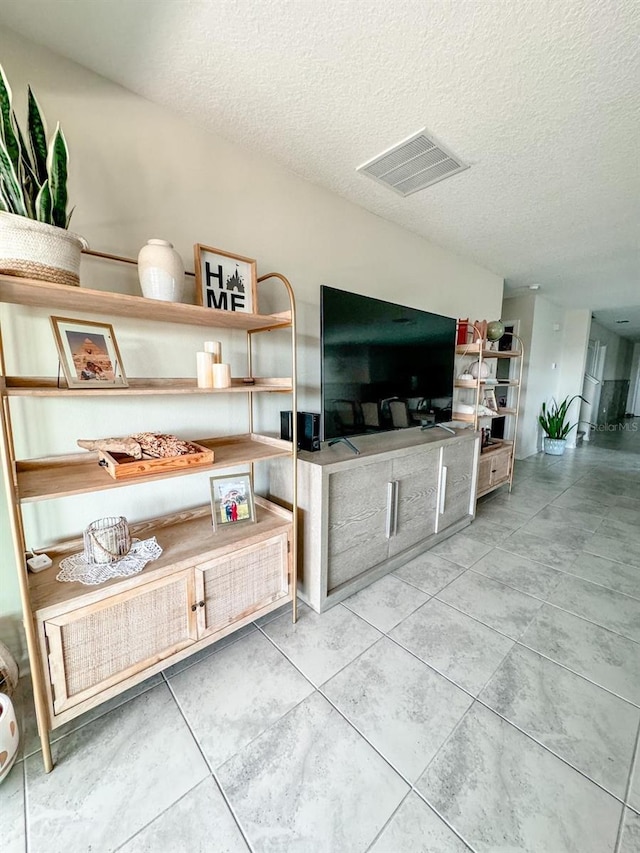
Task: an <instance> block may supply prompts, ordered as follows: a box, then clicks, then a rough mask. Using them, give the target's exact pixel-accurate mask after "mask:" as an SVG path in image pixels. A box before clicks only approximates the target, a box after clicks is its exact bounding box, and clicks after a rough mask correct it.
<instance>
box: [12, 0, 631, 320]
mask: <svg viewBox="0 0 640 853" xmlns="http://www.w3.org/2000/svg"><path fill="white" fill-rule="evenodd" d="M0 21H1V22H2V23H4V24H5V25H7V26H8V27H10V28H13V29H15V30H17V31H18V32H20V33H22V34H23V35H25V36H27V37H28V38H31V39H33V40H34V41H37V42H39V43H41V44H44V45H46V46H48V47H50V48H51V49H53V50H55V51H56V52H58V53H61V54H63V55H65V56H68V57H70V58H72V59H74V60H76V61H77V62H79V63H81V64H82V65H85V66H86V67H88V68H91V69H93V70H95V71H97V72H99V73H100V74H103V75H104V76H106V77H108V78H110V79H112V80H115V81H117V82H118V83H121V84H122V85H123V86H126V87H127V88H129V89H131V90H133V91H134V92H137V93H139V94H141V95H143V96H145V97H147V98H149V99H150V100H152V101H156V102H158V103H161V104H165V105H167V106H169V107H171V108H172V109H174V110H176V111H178V112H180V113H182V114H184V115H185V116H188V117H189V118H190V119H191V120H193V121H196V122H199V123H201V124H203V125H204V126H206V127H208V128H209V129H211V130H212V131H214V132H215V133H217V134H220V135H222V136H224V137H227V138H228V139H231V140H234V141H236V142H238V143H240V144H241V145H243V146H245V147H247V148H251V149H254V150H256V151H258V152H261V153H263V154H265V155H268V156H270V157H272V158H274V159H275V160H277V161H279V162H280V163H282V164H284V165H286V166H288V167H289V168H291V169H292V170H293V171H295V172H296V173H298V174H299V175H302V176H303V177H305V178H307V179H309V180H311V181H313V182H314V183H317V184H320V185H323V186H325V187H328V188H329V189H331V190H333V191H335V192H337V193H339V194H340V195H343V196H345V197H346V198H349V199H351V200H352V201H354V202H356V203H358V204H360V205H361V206H363V207H365V208H367V209H368V210H370V211H372V212H374V213H376V214H378V215H380V216H382V217H384V218H385V219H389V220H392V221H394V222H397V223H399V224H400V225H403V226H404V227H406V228H408V229H410V230H412V231H415V232H417V233H419V234H422V235H424V236H425V237H427V238H429V239H430V240H432V241H434V242H436V243H438V244H440V245H442V246H446V247H448V248H451V249H453V250H454V251H457V252H459V253H460V254H463V255H466V256H467V257H470V258H472V259H473V260H475V261H477V262H478V263H480V264H482V265H483V266H485V267H487V268H489V269H491V270H493V271H495V272H496V273H499V274H500V275H503V276H504V277H505V278H506V280H507V285H508V286H511V287H513V288H518V287H523V286H525V285H528V284H530V283H532V282H537V283H540V284H541V291H542V292H543V293H544V294H545V295H546V296H548V297H550V298H552V299H555V300H556V301H559V302H561V303H564V304H567V305H572V306H575V307H588V308H592V309H597V308H604V307H616V306H628V305H634V304H640V270H639V257H638V236H639V222H640V215H639V214H640V211H639V201H638V200H639V198H640V133H639V125H638V117H639V115H640V52H639V42H640V4H638V3H637V2H636V0H399V2H397V3H389V2H388V0H385V2H382V0H379V1H378V0H329V2H326V3H318V2H317V0H297V2H296V0H258V2H256V0H201V2H192V1H191V0H164V2H163V0H155V2H148V1H147V0H84V2H81V0H76V1H75V2H74V0H66V2H65V0H20V2H15V0H14V2H6V0H3V3H2V4H0ZM422 127H426V128H427V129H428V131H431V132H432V133H433V134H434V135H435V136H436V137H437V138H438V139H439V140H440V141H441V142H443V143H444V144H445V145H447V146H448V147H449V148H451V149H452V151H453V152H454V153H455V154H456V155H458V156H459V157H461V158H462V159H463V160H464V161H465V162H467V163H470V164H471V168H470V169H469V170H467V171H465V172H463V173H461V174H459V175H456V176H454V177H452V178H450V179H448V180H445V181H443V182H442V183H439V184H437V185H435V186H432V187H430V188H428V189H426V190H424V191H422V192H419V193H416V194H415V195H412V196H410V197H408V198H399V197H398V196H397V195H395V194H394V193H393V192H391V191H390V190H387V189H385V188H384V187H382V186H379V185H378V184H376V183H375V182H373V181H371V180H370V179H368V178H366V177H365V176H363V175H360V174H357V173H356V171H355V169H356V167H357V166H358V165H360V164H362V163H363V162H365V161H367V160H369V159H370V158H372V157H374V156H375V155H376V154H379V153H380V152H382V151H383V150H384V149H386V148H388V147H390V146H391V145H394V144H395V143H397V142H399V141H400V140H402V139H404V138H405V137H407V136H409V135H410V134H412V133H414V132H416V131H418V130H420V129H421V128H422Z"/></svg>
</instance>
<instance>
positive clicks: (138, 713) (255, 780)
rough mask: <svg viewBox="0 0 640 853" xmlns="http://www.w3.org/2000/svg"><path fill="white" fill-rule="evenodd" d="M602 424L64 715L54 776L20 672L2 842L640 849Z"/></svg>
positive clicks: (620, 497) (632, 616) (628, 639)
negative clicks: (359, 585)
mask: <svg viewBox="0 0 640 853" xmlns="http://www.w3.org/2000/svg"><path fill="white" fill-rule="evenodd" d="M605 438H606V441H603V442H601V444H600V446H598V444H597V443H592V444H591V445H590V446H585V447H582V448H579V449H578V450H576V451H574V452H570V453H567V454H566V455H565V457H564V458H561V459H558V458H556V457H545V456H544V455H539V456H536V457H533V458H530V459H527V460H525V461H522V462H520V463H519V464H518V465H517V468H516V485H515V487H514V490H513V493H512V494H511V495H509V494H508V493H507V492H506V490H504V489H503V490H501V491H499V492H497V493H494V494H493V495H489V496H487V498H485V499H483V500H482V501H480V503H479V506H478V517H477V520H476V522H474V524H473V525H472V526H471V527H470V528H468V529H467V530H465V531H464V532H462V533H460V534H458V535H457V536H456V537H453V538H452V539H450V540H448V541H447V542H445V543H442V544H441V545H439V546H438V547H436V548H434V549H433V551H431V552H429V553H428V554H424V555H422V556H421V557H418V558H416V559H415V560H413V561H412V562H411V563H408V564H407V565H405V566H403V567H402V568H400V569H398V570H397V571H396V572H395V573H394V574H392V575H388V576H387V577H385V578H383V579H382V580H380V581H378V582H377V583H376V584H375V585H372V586H371V587H369V588H368V589H366V590H364V591H363V592H360V593H358V594H357V595H354V596H352V597H351V598H350V599H348V600H347V601H345V602H344V604H341V605H338V606H337V607H335V608H334V609H332V610H330V611H328V612H327V613H326V614H323V615H322V616H318V615H316V614H315V613H313V612H312V611H311V610H309V609H308V608H306V607H304V606H303V607H302V608H301V616H300V620H299V622H298V624H297V625H296V626H292V625H291V622H290V615H289V613H282V614H280V613H276V614H272V615H271V617H269V618H265V619H262V620H259V622H258V623H257V624H255V625H253V626H250V627H248V628H247V629H245V630H243V631H241V632H239V633H238V634H237V635H233V636H232V637H230V638H227V639H226V641H223V642H221V643H220V644H218V645H217V646H215V647H213V648H211V649H210V650H207V652H206V653H201V654H200V655H198V656H196V657H195V658H194V659H192V660H191V661H186V662H183V663H181V664H180V665H178V666H176V667H174V668H172V669H169V670H167V671H166V672H165V673H164V675H163V676H157V677H156V678H154V679H151V680H150V681H148V682H146V683H145V684H143V685H140V686H138V687H137V688H135V689H134V690H132V691H130V692H129V693H127V694H125V695H124V696H121V697H118V699H117V700H113V701H112V702H110V703H108V704H107V705H106V706H103V707H102V708H99V709H96V710H94V711H92V712H91V713H90V714H88V715H86V716H85V717H83V718H81V719H79V720H77V721H75V722H73V723H72V724H69V725H68V726H66V727H64V728H63V729H61V730H60V731H58V732H57V733H56V735H55V742H54V745H53V751H54V758H55V761H56V765H57V766H56V768H55V770H54V772H53V773H52V774H50V775H48V776H46V775H44V773H43V772H42V765H41V759H40V754H39V751H38V749H39V744H38V741H37V738H36V735H35V725H34V720H33V709H32V705H31V704H30V703H29V701H28V697H26V694H27V693H28V690H27V689H26V682H25V683H24V684H23V689H24V693H25V698H24V701H22V702H21V703H20V704H21V708H22V713H23V718H22V727H23V753H22V754H21V758H20V760H19V761H18V763H17V764H16V766H15V767H14V769H13V770H12V772H11V774H10V776H9V777H8V779H7V780H6V781H5V783H4V784H3V785H2V787H1V788H0V834H1V837H2V850H3V853H14V851H21V853H22V851H24V850H25V849H28V851H29V853H57V851H61V853H62V851H63V852H64V853H83V851H91V853H107V851H115V850H120V851H123V853H138V851H148V853H181V851H189V853H198V851H201V853H223V851H226V852H227V853H235V852H236V851H238V853H239V851H245V853H246V851H248V850H251V851H268V852H269V853H289V851H294V853H297V851H299V853H316V851H318V853H320V851H327V853H360V851H362V853H364V851H372V853H463V851H469V850H471V851H475V853H497V852H498V851H510V853H514V851H530V853H565V851H572V852H573V853H639V851H640V756H639V755H638V751H639V749H640V747H639V746H638V738H639V727H640V452H639V451H640V433H638V434H637V435H636V436H635V441H633V440H632V439H634V436H633V435H631V434H630V435H627V434H625V435H624V436H623V438H624V439H626V442H623V443H622V446H621V447H620V449H618V450H617V451H614V450H612V449H611V446H612V442H611V439H610V437H609V436H608V435H607V436H606V437H605ZM27 845H28V846H27Z"/></svg>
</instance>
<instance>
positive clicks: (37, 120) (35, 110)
mask: <svg viewBox="0 0 640 853" xmlns="http://www.w3.org/2000/svg"><path fill="white" fill-rule="evenodd" d="M28 98H29V115H28V132H29V145H30V146H31V155H32V157H33V169H34V171H35V173H36V176H37V178H38V183H39V184H40V185H42V184H43V183H44V182H45V181H46V180H47V127H46V125H45V123H44V118H43V117H42V111H41V110H40V105H39V104H38V101H37V100H36V96H35V95H34V94H33V92H32V91H31V86H29V87H28Z"/></svg>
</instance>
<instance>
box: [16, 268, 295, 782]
mask: <svg viewBox="0 0 640 853" xmlns="http://www.w3.org/2000/svg"><path fill="white" fill-rule="evenodd" d="M94 254H95V253H94ZM111 260H116V261H125V262H126V263H135V261H132V259H126V258H116V257H113V256H111ZM267 279H277V280H279V281H280V282H281V284H282V285H283V286H284V288H285V290H286V292H287V296H288V300H289V305H290V309H289V310H288V311H284V312H281V313H277V314H246V313H234V312H227V311H220V310H215V309H209V308H203V307H200V306H195V305H184V304H180V303H169V302H160V301H156V300H150V299H145V298H143V297H138V296H129V295H125V294H120V293H112V292H107V291H101V290H92V289H88V288H84V287H80V288H77V287H68V286H65V285H58V284H52V283H49V282H42V281H34V280H30V279H20V278H15V277H12V276H4V275H0V302H4V303H13V304H17V305H22V306H26V307H28V308H29V307H31V308H47V309H50V310H51V311H52V313H57V312H61V311H64V312H73V316H75V315H76V314H78V313H85V314H88V315H91V316H92V317H95V316H96V315H98V316H100V315H106V316H109V315H114V316H122V317H127V318H134V319H139V320H144V321H145V322H154V323H167V324H182V325H190V326H199V327H202V328H206V329H211V330H213V329H228V330H241V331H244V332H246V333H247V355H248V373H249V374H250V375H249V377H236V378H234V379H233V380H232V385H231V387H230V388H225V389H200V388H198V387H197V385H196V380H195V378H191V377H188V378H185V377H161V378H160V377H147V378H144V377H136V378H129V380H128V387H126V388H121V387H119V388H90V389H83V388H68V387H67V386H66V383H65V381H64V380H63V379H62V378H59V377H53V376H45V377H42V376H12V375H7V371H6V367H5V358H4V352H3V350H2V346H1V337H0V397H1V405H0V421H1V426H2V442H1V444H0V451H1V460H2V469H3V476H4V483H5V489H6V492H7V497H8V503H9V513H10V523H11V530H12V539H13V549H14V555H15V560H16V564H17V566H18V576H19V583H20V594H21V599H22V606H23V612H24V624H25V631H26V637H27V646H28V651H29V660H30V667H31V676H32V680H33V688H34V698H35V704H36V714H37V719H38V730H39V734H40V740H41V744H42V754H43V762H44V766H45V770H46V771H47V772H49V771H50V770H51V769H52V766H53V765H52V759H51V749H50V745H49V732H50V731H51V730H52V729H55V728H57V727H58V726H60V725H63V724H64V723H66V722H68V721H69V720H71V719H73V718H75V717H77V716H78V715H79V714H81V713H84V712H85V711H87V710H89V709H90V708H92V707H94V706H96V705H98V704H100V703H102V702H104V701H107V700H108V699H109V698H111V697H112V696H115V695H117V694H119V693H121V692H123V691H124V690H126V689H128V688H129V687H131V686H132V685H134V684H136V683H137V682H139V681H142V680H143V679H145V678H148V677H150V676H151V675H153V674H154V673H156V672H159V671H161V670H162V669H163V668H165V667H166V666H169V665H171V664H173V663H174V662H177V661H178V660H181V659H182V658H184V657H187V656H188V655H190V654H193V653H194V652H197V651H198V650H200V649H201V648H204V647H205V646H206V645H209V644H210V643H212V642H215V641H216V640H217V639H219V638H220V637H223V636H225V635H226V634H228V633H230V632H232V631H235V630H237V629H238V628H240V627H242V626H243V625H245V624H247V623H248V622H250V621H252V620H254V619H256V618H258V617H259V616H262V615H265V614H267V613H269V612H270V611H272V610H274V609H275V608H277V607H280V606H281V605H282V604H284V603H286V602H291V604H292V617H293V619H294V621H295V620H296V618H297V514H298V513H297V418H296V417H295V412H296V411H297V383H296V373H297V367H296V316H295V298H294V295H293V290H292V288H291V285H290V283H289V282H288V281H287V279H286V278H285V277H284V276H282V275H281V274H279V273H270V274H268V275H266V276H262V277H260V278H259V279H258V283H262V282H264V281H265V280H267ZM275 329H287V330H289V332H290V337H291V371H290V375H289V376H284V377H259V376H252V375H251V374H252V341H253V340H254V336H255V335H259V334H260V333H262V332H267V331H271V330H275ZM246 379H250V380H251V381H250V382H247V381H246ZM271 393H276V394H288V395H290V397H291V402H290V408H291V409H292V410H293V412H294V417H293V430H292V432H293V440H292V441H291V442H286V441H282V440H280V439H279V438H275V437H274V436H271V435H263V434H260V433H258V432H256V431H255V429H254V402H255V399H256V398H257V395H261V394H271ZM221 394H222V395H226V394H232V395H237V394H245V395H246V396H247V399H248V404H249V405H248V417H247V430H246V432H244V433H240V434H236V435H226V436H218V437H215V438H204V439H200V438H193V439H192V440H194V441H196V442H197V443H198V444H202V445H205V446H206V447H208V448H210V449H212V450H213V452H214V460H213V463H211V464H207V465H203V466H196V467H193V468H185V469H179V470H176V471H171V472H169V473H161V474H153V475H146V476H141V477H136V478H132V479H126V480H115V479H113V478H112V477H111V476H110V475H109V473H108V472H107V471H106V470H105V469H104V468H103V467H101V466H100V465H99V464H98V454H97V453H93V452H91V453H90V452H81V453H77V452H74V453H68V454H64V455H57V456H49V457H44V458H37V459H34V458H26V459H18V458H16V454H15V448H14V442H13V430H12V411H11V408H12V400H14V399H16V398H35V399H37V398H42V400H43V403H42V405H45V404H46V399H47V398H49V399H64V398H71V397H75V398H80V397H84V398H86V399H87V401H89V400H91V399H96V398H103V399H108V398H110V397H120V398H131V399H132V401H133V400H134V399H139V398H146V397H150V396H160V395H167V396H171V395H173V396H175V395H180V396H181V397H182V398H183V399H185V400H186V399H187V397H188V396H189V395H191V396H198V397H200V396H202V395H211V396H218V395H221ZM278 457H285V458H288V459H290V460H291V483H292V495H293V499H292V501H291V502H290V505H289V508H283V507H280V506H278V505H276V504H274V503H272V502H271V501H268V500H266V499H264V498H260V497H256V499H255V502H256V520H255V523H252V524H246V523H245V524H241V525H237V526H231V527H230V528H227V527H223V528H222V529H221V530H218V531H217V532H216V534H215V536H214V535H213V532H212V520H211V508H210V506H205V507H200V508H198V509H195V510H188V511H184V512H177V513H174V514H171V515H169V516H165V517H162V518H156V519H149V520H148V521H145V522H142V523H139V524H136V525H131V534H132V536H136V537H138V538H149V537H151V536H156V535H157V537H158V540H159V541H160V542H161V545H162V548H163V553H162V555H161V557H160V558H158V559H157V560H154V561H152V562H151V563H149V564H148V565H147V566H146V567H145V568H144V569H143V571H142V572H140V573H139V574H136V575H134V576H131V577H126V578H114V579H111V580H109V581H107V582H106V583H103V584H100V585H99V586H97V587H93V586H84V585H82V584H79V583H61V582H59V581H57V580H56V575H57V573H58V570H59V564H60V561H61V560H62V559H63V557H64V556H65V555H68V554H71V553H77V552H79V551H82V550H83V542H82V538H81V537H79V538H74V539H72V540H68V541H66V542H61V543H58V544H57V545H56V546H55V547H53V548H51V547H47V553H48V554H49V555H50V556H51V557H52V559H53V566H52V567H51V568H49V569H47V570H45V571H43V572H40V573H38V574H35V575H32V574H29V573H28V571H27V566H26V552H27V546H26V542H25V533H24V523H23V518H22V511H23V507H24V505H26V504H29V503H34V502H39V501H49V500H55V499H59V498H63V497H67V496H69V495H80V494H87V493H90V492H91V493H92V492H101V491H103V490H108V489H114V488H122V487H125V486H126V487H128V488H130V487H133V486H136V485H141V484H144V483H149V482H151V481H157V480H159V479H166V478H169V477H182V476H188V475H191V474H196V473H203V472H211V471H215V470H216V469H222V468H233V467H236V466H238V465H246V466H250V468H251V472H252V473H253V466H254V464H255V463H257V462H260V461H262V460H268V459H274V458H278ZM78 533H80V531H79V532H78ZM30 544H31V543H30ZM34 544H37V543H34ZM149 626H151V628H150V627H149ZM74 637H84V640H83V643H85V644H88V647H83V649H82V650H78V649H77V648H76V647H75V646H74V642H75V643H77V642H78V640H77V639H76V640H74ZM111 640H113V642H114V643H115V646H114V649H112V650H111V649H110V648H109V644H110V642H111ZM80 651H81V652H82V653H80ZM87 661H90V662H91V663H90V664H88V663H87ZM83 667H84V668H83Z"/></svg>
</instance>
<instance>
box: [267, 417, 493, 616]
mask: <svg viewBox="0 0 640 853" xmlns="http://www.w3.org/2000/svg"><path fill="white" fill-rule="evenodd" d="M352 441H353V443H354V444H355V445H356V446H357V448H358V449H359V451H360V454H359V455H357V456H355V455H353V453H352V451H351V450H349V449H348V448H347V447H346V446H345V445H343V444H335V445H333V446H331V447H325V448H324V449H323V450H321V451H320V452H316V453H308V452H303V453H301V454H300V455H299V461H298V506H299V510H300V522H301V525H300V526H301V530H300V537H299V543H300V548H299V552H298V563H299V579H300V586H299V592H300V596H301V598H302V599H303V600H304V601H305V602H307V603H308V604H309V605H310V606H311V607H313V608H314V610H316V611H317V612H319V613H320V612H322V611H323V610H326V609H327V608H329V607H332V606H333V605H334V604H337V603H338V602H339V601H342V600H343V599H344V598H346V597H348V596H349V595H352V594H353V593H354V592H357V591H358V590H359V589H363V588H364V587H365V586H367V585H368V584H370V583H372V582H373V581H374V580H377V579H378V578H380V577H382V576H383V575H384V574H386V573H387V572H390V571H393V570H394V569H395V568H398V567H399V566H400V565H402V564H403V563H404V562H406V561H407V560H409V559H411V558H412V557H414V556H417V555H418V554H420V553H421V552H422V551H425V550H427V549H428V548H430V547H432V546H433V545H435V544H436V542H439V541H440V540H441V539H444V538H446V537H447V536H451V535H452V534H453V533H455V532H457V531H458V530H461V529H462V528H463V527H465V526H466V525H468V524H469V523H470V522H471V521H472V519H473V517H474V512H475V491H476V478H477V470H478V464H477V461H478V454H479V437H478V435H477V434H476V433H474V432H473V431H471V430H459V431H458V432H457V433H456V435H455V436H450V435H446V434H445V433H444V431H443V430H429V431H426V432H425V431H422V430H420V429H419V428H416V429H406V430H398V431H394V432H390V433H382V434H378V435H366V436H359V437H356V438H354V439H352ZM271 467H272V472H271V477H270V489H271V492H270V496H271V497H272V499H274V500H277V501H281V502H284V503H285V505H286V504H288V503H289V502H290V499H291V494H290V486H289V481H288V479H287V478H286V476H283V475H282V474H283V472H282V467H281V465H280V463H278V462H275V461H274V462H273V463H272V465H271ZM445 469H448V470H446V471H445Z"/></svg>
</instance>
